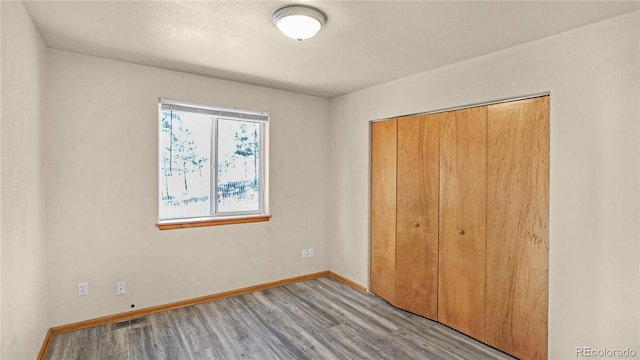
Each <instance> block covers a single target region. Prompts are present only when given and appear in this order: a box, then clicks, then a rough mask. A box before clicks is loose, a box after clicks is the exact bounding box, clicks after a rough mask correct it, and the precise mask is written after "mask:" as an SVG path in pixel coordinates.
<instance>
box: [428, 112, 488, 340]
mask: <svg viewBox="0 0 640 360" xmlns="http://www.w3.org/2000/svg"><path fill="white" fill-rule="evenodd" d="M438 116H439V118H440V267H439V282H438V285H439V286H438V288H439V291H438V320H439V321H440V322H441V323H443V324H446V325H448V326H451V327H452V328H454V329H457V330H459V331H461V332H463V333H465V334H467V335H470V336H472V337H474V338H476V339H478V340H481V341H483V340H484V326H485V246H486V208H487V202H486V198H487V196H486V195H487V193H486V140H487V127H486V119H487V118H486V107H477V108H470V109H464V110H456V111H450V112H446V113H441V114H438Z"/></svg>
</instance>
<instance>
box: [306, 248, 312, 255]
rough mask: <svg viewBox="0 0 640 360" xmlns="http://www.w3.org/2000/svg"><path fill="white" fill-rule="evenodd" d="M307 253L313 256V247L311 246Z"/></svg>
mask: <svg viewBox="0 0 640 360" xmlns="http://www.w3.org/2000/svg"><path fill="white" fill-rule="evenodd" d="M307 254H308V255H309V257H313V248H309V251H308V252H307Z"/></svg>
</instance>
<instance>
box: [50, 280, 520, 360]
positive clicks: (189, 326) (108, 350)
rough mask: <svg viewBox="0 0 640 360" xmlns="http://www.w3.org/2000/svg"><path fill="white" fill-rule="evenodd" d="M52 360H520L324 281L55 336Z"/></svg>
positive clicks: (440, 326)
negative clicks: (141, 320)
mask: <svg viewBox="0 0 640 360" xmlns="http://www.w3.org/2000/svg"><path fill="white" fill-rule="evenodd" d="M47 359H49V360H58V359H60V360H62V359H64V360H71V359H81V360H91V359H100V360H104V359H167V360H180V359H259V360H265V359H392V360H398V359H412V360H413V359H447V360H451V359H473V360H482V359H513V358H511V357H510V356H508V355H505V354H504V353H501V352H499V351H497V350H495V349H493V348H491V347H488V346H486V345H484V344H482V343H480V342H478V341H476V340H473V339H471V338H469V337H467V336H465V335H462V334H460V333H458V332H456V331H454V330H452V329H450V328H448V327H446V326H443V325H441V324H438V323H435V322H433V321H430V320H427V319H425V318H422V317H420V316H417V315H413V314H410V313H408V312H405V311H402V310H399V309H396V308H394V307H393V306H391V305H389V304H388V303H386V302H385V301H384V300H381V299H380V298H378V297H376V296H375V295H372V294H363V293H360V292H358V291H356V290H354V289H352V288H350V287H348V286H346V285H344V284H342V283H340V282H338V281H336V280H334V279H332V278H329V277H323V278H319V279H314V280H308V281H304V282H299V283H295V284H290V285H285V286H281V287H277V288H272V289H267V290H262V291H258V292H254V293H250V294H244V295H239V296H236V297H231V298H226V299H221V300H216V301H212V302H209V303H204V304H200V305H194V306H190V307H186V308H182V309H176V310H170V311H167V312H163V313H158V314H154V315H149V316H147V317H146V319H145V320H144V321H143V322H140V323H137V324H134V325H129V326H126V327H122V328H118V329H114V326H113V325H103V326H97V327H94V328H89V329H84V330H79V331H75V332H71V333H66V334H60V335H56V336H55V337H54V338H53V341H52V343H51V346H50V348H49V352H48V354H47Z"/></svg>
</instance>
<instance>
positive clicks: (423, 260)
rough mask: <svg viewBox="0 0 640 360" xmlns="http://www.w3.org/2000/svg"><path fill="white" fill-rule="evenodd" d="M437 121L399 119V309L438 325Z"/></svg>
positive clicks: (397, 246) (397, 237) (419, 117)
mask: <svg viewBox="0 0 640 360" xmlns="http://www.w3.org/2000/svg"><path fill="white" fill-rule="evenodd" d="M438 124H439V123H438V118H437V116H433V115H420V116H409V117H403V118H399V119H398V179H397V221H396V224H397V233H396V306H398V307H399V308H401V309H405V310H407V311H410V312H412V313H415V314H419V315H422V316H425V317H427V318H430V319H433V320H436V319H437V312H438V182H439V176H440V175H439V162H440V159H439V156H440V155H439V151H440V150H439V142H440V140H439V137H440V134H439V125H438Z"/></svg>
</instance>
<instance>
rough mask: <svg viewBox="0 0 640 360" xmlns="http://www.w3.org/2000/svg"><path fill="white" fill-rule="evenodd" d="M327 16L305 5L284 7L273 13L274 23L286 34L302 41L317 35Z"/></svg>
mask: <svg viewBox="0 0 640 360" xmlns="http://www.w3.org/2000/svg"><path fill="white" fill-rule="evenodd" d="M326 21H327V16H326V15H325V14H324V13H323V12H322V11H320V10H318V9H316V8H312V7H310V6H304V5H292V6H287V7H283V8H281V9H278V10H276V12H275V13H273V23H274V24H275V25H276V27H277V28H278V29H279V30H280V31H282V33H283V34H285V35H286V36H288V37H290V38H292V39H296V40H298V41H302V40H305V39H308V38H310V37H313V36H315V35H316V34H317V33H318V31H320V29H322V26H324V23H325V22H326Z"/></svg>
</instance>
